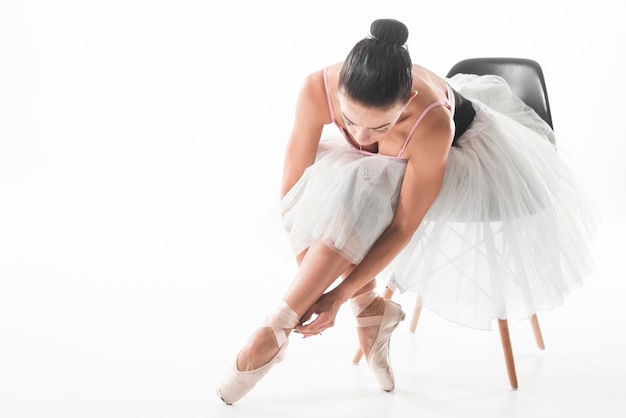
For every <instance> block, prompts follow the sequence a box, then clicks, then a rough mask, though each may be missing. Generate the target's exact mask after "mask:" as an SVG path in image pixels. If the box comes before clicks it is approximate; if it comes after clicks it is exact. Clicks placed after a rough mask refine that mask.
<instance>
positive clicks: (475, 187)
mask: <svg viewBox="0 0 626 418" xmlns="http://www.w3.org/2000/svg"><path fill="white" fill-rule="evenodd" d="M448 81H449V83H450V84H451V86H452V87H453V88H455V89H456V90H457V91H459V92H460V93H461V94H462V95H464V96H465V97H466V98H468V99H470V100H472V102H473V104H474V107H475V109H476V119H475V120H474V122H473V124H472V125H471V127H470V128H469V130H468V131H466V132H465V133H464V134H463V135H462V136H461V137H460V138H459V139H458V141H457V144H456V145H455V146H454V147H452V148H451V150H450V154H449V157H448V165H447V168H446V173H445V178H444V182H443V185H442V188H441V191H440V193H439V195H438V197H437V199H436V201H435V202H434V204H433V205H432V207H431V208H430V210H429V211H428V213H427V214H426V217H425V219H424V220H423V221H422V223H421V225H420V227H419V228H418V230H417V231H416V233H415V234H414V236H413V237H412V239H411V241H410V242H409V244H408V245H407V246H406V247H405V248H404V249H403V250H402V251H401V252H400V253H399V254H398V255H397V256H396V257H395V259H394V260H393V261H392V263H391V264H390V265H389V266H388V268H387V270H386V273H388V274H389V277H390V285H391V286H394V287H395V288H397V289H398V290H399V291H401V292H404V291H411V292H416V293H418V294H419V295H420V296H421V298H422V302H423V304H424V306H425V307H426V308H428V309H431V310H433V311H435V312H436V313H438V314H439V315H441V316H442V317H444V318H446V319H448V320H450V321H454V322H456V323H459V324H461V325H465V326H470V327H473V328H479V329H489V328H490V327H491V323H492V321H493V320H494V319H496V318H501V319H504V318H509V319H526V318H528V317H530V316H531V315H532V314H534V313H537V312H539V311H544V310H549V309H551V308H553V307H555V306H558V305H560V304H562V303H563V301H564V297H565V296H566V295H567V294H569V293H570V292H571V291H572V290H574V289H576V288H578V287H580V286H581V285H582V283H583V281H584V278H585V276H587V274H588V273H589V272H590V271H591V268H592V258H591V254H590V250H589V239H590V237H591V234H592V232H593V226H592V223H591V220H590V218H589V213H588V210H587V208H586V206H585V202H584V201H583V199H582V198H581V195H580V192H579V190H578V186H577V184H576V183H575V178H576V176H575V175H574V173H573V172H572V171H570V168H569V167H568V166H567V165H566V164H565V162H564V159H563V158H561V156H560V155H559V153H558V152H557V149H556V147H555V145H554V136H553V132H552V130H551V128H550V127H549V126H548V125H547V124H546V123H545V122H543V121H542V120H541V119H540V118H539V117H538V116H537V115H536V114H535V112H534V111H532V110H531V109H530V108H529V107H527V106H526V105H525V104H524V103H523V102H521V100H519V99H518V98H517V97H515V96H514V95H513V94H512V93H511V91H510V90H509V88H508V86H507V85H506V83H505V82H504V80H502V79H501V78H499V77H495V76H474V75H465V74H460V75H457V76H454V77H453V78H451V79H449V80H448ZM404 170H405V162H403V161H401V160H397V159H394V158H389V157H384V156H365V155H362V154H361V153H359V152H358V151H355V150H352V149H351V148H349V147H339V148H338V149H334V150H331V151H327V152H321V153H320V156H319V158H318V160H317V161H316V163H315V164H314V165H312V166H311V167H309V169H307V171H306V172H305V174H304V175H303V177H302V178H301V179H300V181H299V182H298V183H297V184H296V185H295V186H294V187H293V188H292V190H291V191H290V192H289V193H288V194H287V195H286V196H285V198H284V199H283V201H282V202H281V203H282V215H283V221H284V224H285V227H286V228H287V231H288V237H289V239H290V241H291V244H292V246H293V248H294V250H295V251H296V253H299V252H300V251H302V250H304V249H306V248H307V247H308V246H309V245H310V244H311V243H312V242H313V241H314V240H317V239H321V240H322V241H323V242H325V243H326V244H327V245H329V246H331V247H332V248H334V249H335V250H336V251H338V252H339V253H340V254H342V255H343V256H344V257H346V258H347V259H348V260H350V261H351V262H352V263H354V264H357V263H359V262H360V261H361V260H362V259H363V257H364V256H365V255H366V254H367V251H368V250H369V248H371V246H372V245H373V243H374V242H375V241H376V239H377V238H378V236H379V235H380V234H381V233H382V232H383V231H384V230H385V228H386V227H387V226H388V225H389V223H390V222H391V219H392V217H393V214H394V212H395V208H396V203H397V199H398V195H399V190H400V185H401V183H402V179H403V176H404Z"/></svg>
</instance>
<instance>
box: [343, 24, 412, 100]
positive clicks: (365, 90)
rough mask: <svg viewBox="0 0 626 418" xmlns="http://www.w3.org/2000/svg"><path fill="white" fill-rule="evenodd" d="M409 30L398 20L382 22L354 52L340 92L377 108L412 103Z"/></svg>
mask: <svg viewBox="0 0 626 418" xmlns="http://www.w3.org/2000/svg"><path fill="white" fill-rule="evenodd" d="M408 38H409V30H408V29H407V27H406V26H405V25H404V23H402V22H399V21H397V20H394V19H378V20H375V21H374V22H372V24H371V26H370V36H369V37H367V38H364V39H362V40H360V41H359V42H357V44H356V45H354V47H353V48H352V50H351V51H350V53H349V54H348V56H347V57H346V60H345V62H344V64H343V68H342V69H341V73H340V75H339V90H340V91H342V92H343V93H345V94H347V95H348V96H350V98H352V99H354V100H356V101H358V102H360V103H362V104H364V105H366V106H374V107H387V106H390V105H393V104H395V103H397V102H400V101H408V100H409V98H410V97H411V91H412V90H413V76H412V68H413V64H412V63H411V57H410V55H409V51H408V49H407V48H406V46H405V43H406V41H407V39H408Z"/></svg>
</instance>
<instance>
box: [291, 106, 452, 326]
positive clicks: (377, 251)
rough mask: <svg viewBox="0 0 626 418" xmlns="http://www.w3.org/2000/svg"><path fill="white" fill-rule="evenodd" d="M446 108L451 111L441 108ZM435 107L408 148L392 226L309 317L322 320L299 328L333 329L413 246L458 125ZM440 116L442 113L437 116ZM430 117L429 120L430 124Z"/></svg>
mask: <svg viewBox="0 0 626 418" xmlns="http://www.w3.org/2000/svg"><path fill="white" fill-rule="evenodd" d="M441 110H442V112H447V110H446V109H445V108H441ZM442 112H439V111H436V110H435V109H433V111H432V112H431V114H433V115H431V114H429V117H428V118H425V119H424V120H423V121H422V124H420V127H419V128H418V131H416V132H415V134H418V132H419V137H414V138H413V139H412V140H411V142H409V146H408V147H407V149H406V155H407V158H408V161H407V168H406V173H405V176H404V180H403V182H402V188H401V191H400V197H399V200H398V207H397V209H396V213H395V215H394V218H393V220H392V222H391V224H390V225H389V226H388V227H387V229H386V230H385V231H384V232H383V234H382V235H381V236H380V237H379V238H378V240H377V241H376V243H375V244H374V245H373V247H372V248H371V249H370V251H369V252H368V254H367V255H366V256H365V258H364V259H363V260H362V261H361V263H359V265H357V266H356V267H355V269H354V270H353V271H352V272H351V273H350V274H349V275H348V276H347V277H346V278H344V280H343V281H342V282H341V283H340V284H339V285H337V286H336V287H335V288H334V289H332V290H331V291H329V292H328V293H326V294H324V295H323V296H322V297H321V298H320V299H319V300H318V302H316V304H315V305H313V306H312V307H311V309H309V311H308V312H307V313H306V314H305V315H304V316H303V318H308V317H310V316H311V315H313V314H317V315H318V316H317V319H316V320H315V321H312V322H310V323H308V324H307V325H304V326H302V325H299V326H297V327H296V330H297V331H298V332H300V333H302V334H304V335H316V334H319V333H320V332H321V331H323V330H325V329H327V328H329V327H331V326H332V325H333V323H334V319H335V316H336V314H337V312H338V310H339V308H340V306H342V305H343V304H344V303H345V302H346V301H348V300H349V299H350V298H351V297H352V296H353V295H354V294H355V293H356V292H357V291H358V290H360V289H361V288H362V287H363V286H364V285H365V284H366V283H368V282H369V281H370V280H371V278H372V277H375V276H376V275H377V274H379V273H380V272H381V271H382V270H383V269H384V268H385V267H386V266H387V265H388V264H389V263H390V262H391V261H392V260H393V259H394V257H395V256H396V255H397V254H398V253H399V252H400V251H401V250H402V249H403V248H404V247H405V246H406V245H407V243H408V242H409V240H410V239H411V237H412V236H413V234H414V233H415V231H416V230H417V228H418V226H419V225H420V223H421V222H422V219H423V218H424V216H425V215H426V212H427V211H428V209H429V208H430V206H431V205H432V203H433V202H434V201H435V199H436V198H437V195H438V194H439V190H440V188H441V184H442V183H443V177H444V174H445V170H446V163H447V157H448V152H449V150H450V145H451V143H452V138H453V136H454V127H453V125H452V121H451V118H450V116H449V112H448V113H442ZM434 114H437V115H438V116H436V117H431V116H434ZM427 121H428V122H427Z"/></svg>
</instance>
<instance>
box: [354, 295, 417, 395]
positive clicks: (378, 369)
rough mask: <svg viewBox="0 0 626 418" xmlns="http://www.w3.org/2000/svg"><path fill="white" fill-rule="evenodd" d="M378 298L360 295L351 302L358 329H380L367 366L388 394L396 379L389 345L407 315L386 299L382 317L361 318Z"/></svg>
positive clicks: (376, 296) (398, 306)
mask: <svg viewBox="0 0 626 418" xmlns="http://www.w3.org/2000/svg"><path fill="white" fill-rule="evenodd" d="M377 298H379V296H378V295H377V294H376V293H375V292H366V293H363V294H360V295H358V296H356V297H355V298H353V299H352V300H351V302H352V309H353V311H354V314H355V316H356V317H357V318H356V320H357V327H363V328H364V327H375V326H377V327H378V331H377V333H376V337H375V338H374V342H373V343H372V346H371V348H370V350H369V355H368V356H367V364H368V366H369V368H370V370H372V372H373V373H374V376H375V377H376V380H377V381H378V385H379V386H380V388H381V389H382V390H384V391H386V392H391V391H392V390H394V388H395V377H394V374H393V370H392V369H391V362H390V359H389V343H390V341H391V333H392V332H393V331H394V330H395V329H396V327H397V326H398V324H399V323H400V321H402V320H404V318H405V316H406V315H405V313H404V312H403V311H402V308H401V307H400V305H398V304H397V303H395V302H393V301H391V300H388V299H384V309H383V314H382V315H376V316H367V317H359V316H358V315H359V314H360V313H361V312H362V311H363V310H364V309H365V308H366V307H367V306H369V305H370V304H371V303H372V302H373V301H374V300H375V299H377Z"/></svg>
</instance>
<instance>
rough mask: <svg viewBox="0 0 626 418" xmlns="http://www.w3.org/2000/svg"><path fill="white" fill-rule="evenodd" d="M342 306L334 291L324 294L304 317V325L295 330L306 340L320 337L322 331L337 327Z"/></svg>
mask: <svg viewBox="0 0 626 418" xmlns="http://www.w3.org/2000/svg"><path fill="white" fill-rule="evenodd" d="M341 305H342V302H341V300H340V299H339V298H338V297H337V296H336V295H335V294H333V292H332V291H331V292H328V293H325V294H323V295H322V296H321V297H320V298H319V299H318V300H317V302H315V303H314V304H313V306H311V308H310V309H309V310H308V311H307V312H306V313H305V314H304V315H303V316H302V323H301V324H300V325H297V326H296V327H295V328H294V330H295V332H297V333H299V334H302V335H303V337H305V338H306V337H311V336H313V335H320V334H321V333H322V331H324V330H326V329H328V328H331V327H332V326H333V325H335V318H336V317H337V312H339V308H340V307H341Z"/></svg>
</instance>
